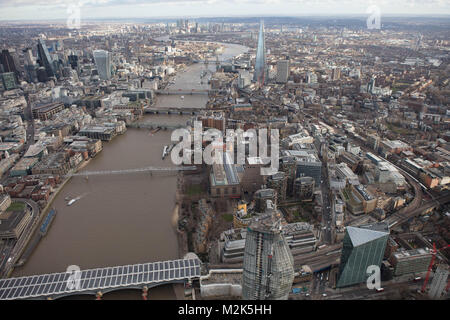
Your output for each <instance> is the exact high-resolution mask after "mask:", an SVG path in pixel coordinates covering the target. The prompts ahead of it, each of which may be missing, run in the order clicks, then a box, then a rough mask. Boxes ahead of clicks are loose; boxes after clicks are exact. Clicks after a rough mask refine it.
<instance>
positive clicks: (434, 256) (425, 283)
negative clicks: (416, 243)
mask: <svg viewBox="0 0 450 320" xmlns="http://www.w3.org/2000/svg"><path fill="white" fill-rule="evenodd" d="M434 260H436V243H433V256H432V257H431V262H430V266H429V267H428V271H427V276H426V277H425V281H424V282H423V286H422V293H423V292H425V289H426V288H427V284H428V280H429V279H430V273H431V269H432V268H433V264H434Z"/></svg>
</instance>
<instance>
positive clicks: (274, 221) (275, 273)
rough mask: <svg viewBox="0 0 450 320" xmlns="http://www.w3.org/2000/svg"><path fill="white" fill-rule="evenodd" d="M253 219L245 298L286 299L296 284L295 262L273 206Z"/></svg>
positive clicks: (248, 239) (247, 241)
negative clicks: (293, 284) (294, 282)
mask: <svg viewBox="0 0 450 320" xmlns="http://www.w3.org/2000/svg"><path fill="white" fill-rule="evenodd" d="M267 207H268V210H267V211H266V213H265V214H264V215H262V216H259V217H257V218H255V219H254V220H253V222H252V223H251V224H250V226H249V227H248V229H247V236H246V239H245V251H244V263H243V275H242V298H243V299H244V300H287V298H288V296H289V292H290V291H291V287H292V282H293V281H294V259H293V257H292V254H291V251H290V250H289V246H288V244H287V242H286V239H285V237H284V235H283V234H282V231H281V230H282V228H281V216H280V215H279V214H276V213H275V211H274V207H273V204H270V203H269V204H268V205H267Z"/></svg>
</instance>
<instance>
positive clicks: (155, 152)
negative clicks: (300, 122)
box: [13, 45, 246, 299]
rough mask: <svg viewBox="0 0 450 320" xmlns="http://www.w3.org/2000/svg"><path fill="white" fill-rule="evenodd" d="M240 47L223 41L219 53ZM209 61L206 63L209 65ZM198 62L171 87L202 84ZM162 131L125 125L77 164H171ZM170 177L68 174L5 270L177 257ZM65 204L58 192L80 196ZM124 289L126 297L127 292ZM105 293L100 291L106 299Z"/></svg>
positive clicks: (170, 103) (178, 103)
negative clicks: (24, 250)
mask: <svg viewBox="0 0 450 320" xmlns="http://www.w3.org/2000/svg"><path fill="white" fill-rule="evenodd" d="M245 50H246V48H245V47H242V46H238V45H227V47H226V49H225V51H224V53H223V55H222V59H228V58H230V57H232V56H236V55H238V54H240V53H242V52H244V51H245ZM209 68H210V69H211V70H213V68H215V66H214V65H210V66H209ZM203 70H205V66H204V65H203V64H195V65H192V66H188V67H187V68H186V69H185V70H184V71H183V72H181V73H179V74H177V77H176V80H175V84H173V85H172V86H171V87H170V88H172V89H207V88H208V85H207V84H203V85H202V84H200V83H199V82H200V74H201V72H202V71H203ZM207 99H208V98H207V96H202V95H198V96H195V95H193V96H186V97H185V99H181V98H180V97H179V96H159V97H158V101H157V103H156V105H155V107H157V108H158V107H159V108H167V107H186V108H192V107H198V108H202V107H204V106H205V104H206V102H207ZM188 120H189V116H176V115H173V116H168V115H147V116H145V117H144V119H143V120H142V121H157V122H162V123H173V122H177V123H186V121H188ZM170 134H171V133H170V131H160V132H158V133H156V134H154V135H152V134H150V132H149V130H144V129H129V130H128V131H127V132H126V133H125V134H124V135H121V136H118V137H116V138H115V139H114V140H112V141H111V142H109V143H104V144H103V151H102V152H101V153H100V154H98V155H97V156H96V157H95V158H94V159H92V161H91V162H90V163H89V164H88V165H87V166H86V167H85V168H84V169H83V170H84V171H97V170H117V169H130V168H141V167H147V166H163V167H167V166H172V163H171V161H170V157H167V158H166V159H165V160H164V161H163V160H162V159H161V155H162V149H163V147H164V145H167V144H168V143H169V142H170ZM176 184H177V178H176V176H173V175H172V176H161V175H153V176H151V175H150V174H148V173H147V174H129V175H110V176H91V177H89V179H88V180H86V179H84V178H82V177H74V178H72V180H71V181H69V182H68V183H67V184H66V186H65V187H64V189H63V190H62V191H61V192H60V193H59V194H58V195H57V196H56V198H55V200H54V202H53V206H54V207H55V208H56V209H57V211H58V214H57V216H56V218H55V219H54V221H53V223H52V225H51V227H50V229H49V231H48V233H47V235H46V236H45V237H44V238H43V239H42V241H41V242H40V243H39V245H38V246H37V247H36V249H35V251H34V252H33V253H32V255H31V256H30V257H29V259H28V261H27V262H26V263H25V265H24V266H22V267H20V268H17V269H15V270H14V273H13V276H15V277H17V276H24V275H35V274H43V273H53V272H63V271H65V270H66V269H67V267H68V266H69V265H77V266H79V267H80V268H81V269H82V270H83V269H89V268H98V267H106V266H118V265H128V264H136V263H144V262H153V261H160V260H170V259H177V258H179V257H178V245H177V237H176V233H175V228H174V220H173V212H174V206H175V191H176ZM80 196H81V199H80V200H78V201H77V202H75V203H74V204H73V205H72V206H67V201H65V198H66V197H71V198H74V197H80ZM171 287H172V286H164V287H159V288H154V289H152V290H151V292H150V296H151V297H156V298H158V297H159V298H164V299H175V294H174V292H173V289H172V288H171ZM130 292H132V291H129V290H127V291H123V292H117V293H111V294H109V295H107V296H109V297H113V298H120V299H125V298H130V297H132V298H140V295H139V293H138V292H135V296H133V295H131V293H130ZM130 295H131V296H130ZM107 296H105V298H108V297H107Z"/></svg>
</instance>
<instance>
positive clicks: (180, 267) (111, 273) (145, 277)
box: [0, 257, 201, 300]
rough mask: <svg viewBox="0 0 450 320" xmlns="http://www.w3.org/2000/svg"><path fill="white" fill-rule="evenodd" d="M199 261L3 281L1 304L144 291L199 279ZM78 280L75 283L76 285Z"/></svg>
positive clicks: (111, 268)
mask: <svg viewBox="0 0 450 320" xmlns="http://www.w3.org/2000/svg"><path fill="white" fill-rule="evenodd" d="M200 275H201V261H200V260H199V259H198V258H190V259H187V258H186V257H185V259H179V260H172V261H162V262H153V263H143V264H135V265H126V266H120V267H106V268H97V269H90V270H83V271H79V273H78V275H75V274H74V273H69V272H62V273H52V274H43V275H35V276H28V277H20V278H9V279H2V280H0V300H21V299H48V298H51V299H57V298H62V297H67V296H72V295H81V294H83V295H95V294H96V293H97V292H101V293H102V294H104V293H108V292H112V291H116V290H121V289H143V288H144V287H147V288H153V287H156V286H160V285H164V284H171V283H183V282H185V281H192V280H196V279H199V278H200ZM74 279H76V281H73V280H74Z"/></svg>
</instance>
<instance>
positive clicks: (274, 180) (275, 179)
mask: <svg viewBox="0 0 450 320" xmlns="http://www.w3.org/2000/svg"><path fill="white" fill-rule="evenodd" d="M267 187H268V188H271V189H274V190H276V192H277V199H278V201H279V202H282V201H284V200H286V190H287V176H286V174H285V173H284V172H277V173H275V174H274V175H272V176H270V177H269V178H268V179H267Z"/></svg>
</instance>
